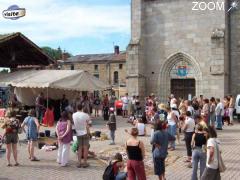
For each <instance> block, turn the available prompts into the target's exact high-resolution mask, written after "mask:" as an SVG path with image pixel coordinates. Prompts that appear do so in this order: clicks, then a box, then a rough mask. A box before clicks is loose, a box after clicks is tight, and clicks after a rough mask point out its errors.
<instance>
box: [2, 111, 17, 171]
mask: <svg viewBox="0 0 240 180" xmlns="http://www.w3.org/2000/svg"><path fill="white" fill-rule="evenodd" d="M2 128H3V129H4V134H3V137H5V143H6V147H7V151H6V152H7V161H8V163H7V166H9V167H10V166H12V164H11V163H10V159H11V151H12V152H13V157H14V160H15V164H14V166H18V165H19V164H18V159H17V143H18V130H19V120H18V119H16V113H15V112H14V111H10V112H7V114H6V118H5V121H4V123H3V125H2Z"/></svg>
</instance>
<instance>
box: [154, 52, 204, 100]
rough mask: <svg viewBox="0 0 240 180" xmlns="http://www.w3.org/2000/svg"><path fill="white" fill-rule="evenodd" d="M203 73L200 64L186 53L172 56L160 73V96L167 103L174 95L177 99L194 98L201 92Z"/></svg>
mask: <svg viewBox="0 0 240 180" xmlns="http://www.w3.org/2000/svg"><path fill="white" fill-rule="evenodd" d="M201 79H202V73H201V70H200V68H199V65H198V63H197V62H196V61H195V60H194V59H193V58H192V57H191V56H189V55H187V54H185V53H176V54H174V55H171V56H170V57H169V58H167V60H166V61H165V63H164V64H163V66H162V68H161V72H160V81H159V94H160V98H161V99H162V100H164V101H166V99H167V97H168V96H169V95H170V94H171V93H173V94H175V95H176V97H183V98H185V99H188V98H192V97H193V96H195V95H198V94H199V93H200V92H201V87H200V80H201Z"/></svg>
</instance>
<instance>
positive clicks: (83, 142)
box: [72, 104, 90, 168]
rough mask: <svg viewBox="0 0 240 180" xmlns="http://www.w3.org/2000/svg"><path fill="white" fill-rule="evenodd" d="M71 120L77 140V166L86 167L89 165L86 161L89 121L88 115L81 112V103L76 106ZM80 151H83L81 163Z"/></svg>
mask: <svg viewBox="0 0 240 180" xmlns="http://www.w3.org/2000/svg"><path fill="white" fill-rule="evenodd" d="M72 117H73V122H74V126H75V131H76V134H77V140H78V161H79V162H78V163H79V164H78V166H77V167H78V168H80V167H83V168H86V167H88V166H89V164H88V163H87V157H88V147H89V134H90V132H89V122H90V116H89V115H88V114H87V113H85V112H83V107H82V105H81V104H79V105H78V106H77V112H75V113H74V114H73V115H72ZM82 153H83V163H82Z"/></svg>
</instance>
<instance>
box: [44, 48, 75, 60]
mask: <svg viewBox="0 0 240 180" xmlns="http://www.w3.org/2000/svg"><path fill="white" fill-rule="evenodd" d="M42 50H43V52H45V53H46V54H47V55H48V56H50V57H51V58H53V59H54V60H60V59H62V53H63V52H64V53H66V55H67V57H71V56H72V55H71V54H70V53H68V52H66V51H65V50H64V51H62V49H61V48H60V47H58V48H57V49H53V48H51V47H48V46H45V47H42Z"/></svg>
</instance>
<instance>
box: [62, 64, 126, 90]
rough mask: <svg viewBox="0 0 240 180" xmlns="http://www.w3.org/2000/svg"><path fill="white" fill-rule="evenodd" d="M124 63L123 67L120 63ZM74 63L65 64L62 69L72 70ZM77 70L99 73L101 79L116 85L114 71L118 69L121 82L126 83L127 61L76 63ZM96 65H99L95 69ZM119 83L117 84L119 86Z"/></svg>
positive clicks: (93, 73)
mask: <svg viewBox="0 0 240 180" xmlns="http://www.w3.org/2000/svg"><path fill="white" fill-rule="evenodd" d="M120 64H122V69H120V68H119V65H120ZM71 65H72V64H64V65H63V66H62V69H65V70H70V69H71ZM73 65H74V69H75V70H84V71H88V72H90V73H91V74H92V75H97V74H98V75H99V79H100V80H102V81H104V82H106V83H108V84H111V85H114V72H115V71H118V77H119V84H126V63H125V62H119V63H110V64H108V63H102V64H97V63H96V64H92V63H74V64H73ZM95 65H98V70H95ZM119 84H116V86H118V85H119Z"/></svg>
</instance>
